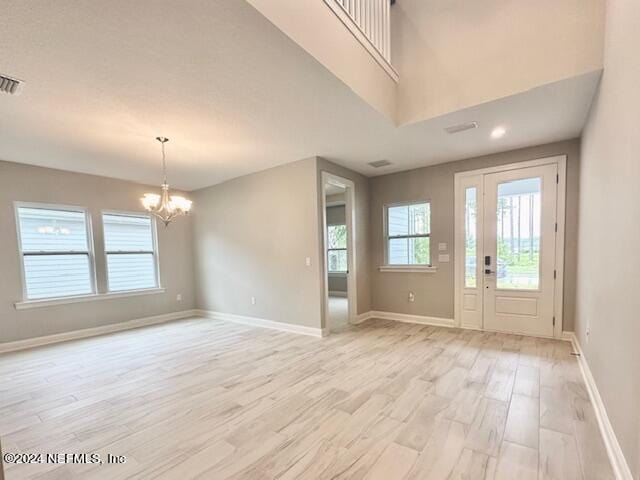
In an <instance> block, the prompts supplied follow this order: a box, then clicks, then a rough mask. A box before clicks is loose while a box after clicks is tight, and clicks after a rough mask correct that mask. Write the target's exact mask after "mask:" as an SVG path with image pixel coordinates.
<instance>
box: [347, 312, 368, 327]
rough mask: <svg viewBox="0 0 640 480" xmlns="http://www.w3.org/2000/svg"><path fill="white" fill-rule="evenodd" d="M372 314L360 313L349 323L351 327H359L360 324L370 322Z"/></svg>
mask: <svg viewBox="0 0 640 480" xmlns="http://www.w3.org/2000/svg"><path fill="white" fill-rule="evenodd" d="M372 313H373V312H371V311H369V312H365V313H360V314H358V315H357V316H356V318H355V319H354V320H353V321H352V322H351V324H352V325H359V324H360V323H364V322H366V321H367V320H371V319H372V318H373V316H372V315H371V314H372Z"/></svg>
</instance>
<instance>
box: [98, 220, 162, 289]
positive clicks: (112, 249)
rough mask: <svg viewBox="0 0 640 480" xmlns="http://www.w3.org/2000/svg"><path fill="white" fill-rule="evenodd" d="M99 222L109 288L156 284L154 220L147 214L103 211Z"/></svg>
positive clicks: (139, 287)
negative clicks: (101, 230) (102, 236)
mask: <svg viewBox="0 0 640 480" xmlns="http://www.w3.org/2000/svg"><path fill="white" fill-rule="evenodd" d="M102 223H103V226H104V247H105V254H106V257H107V279H108V285H109V291H110V292H122V291H126V290H142V289H147V288H155V287H157V286H158V278H157V271H158V269H157V252H156V242H155V235H154V228H155V222H154V221H153V220H152V219H151V217H149V216H147V215H128V214H119V213H104V214H103V215H102Z"/></svg>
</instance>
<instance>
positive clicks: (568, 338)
mask: <svg viewBox="0 0 640 480" xmlns="http://www.w3.org/2000/svg"><path fill="white" fill-rule="evenodd" d="M574 337H575V334H574V333H573V332H567V331H564V330H563V331H562V338H560V340H563V341H565V342H571V343H573V339H574Z"/></svg>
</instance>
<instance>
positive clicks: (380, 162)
mask: <svg viewBox="0 0 640 480" xmlns="http://www.w3.org/2000/svg"><path fill="white" fill-rule="evenodd" d="M367 165H371V166H372V167H373V168H380V167H387V166H389V165H391V162H390V161H389V160H376V161H375V162H369V163H368V164H367Z"/></svg>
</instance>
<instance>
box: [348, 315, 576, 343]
mask: <svg viewBox="0 0 640 480" xmlns="http://www.w3.org/2000/svg"><path fill="white" fill-rule="evenodd" d="M372 318H379V319H381V320H394V321H396V322H403V323H416V324H419V325H432V326H435V327H445V328H459V329H462V330H475V331H478V332H494V333H502V334H505V335H519V336H522V337H531V338H553V337H545V336H540V335H527V334H519V333H512V332H501V331H499V330H487V329H483V328H479V327H475V326H472V325H468V326H467V325H462V326H459V325H456V324H455V320H454V319H453V318H443V317H430V316H425V315H409V314H406V313H394V312H381V311H377V310H370V311H368V312H365V313H361V314H359V315H357V316H356V318H355V320H354V321H352V322H351V324H353V325H358V324H360V323H364V322H366V321H367V320H371V319H372ZM572 335H573V332H563V337H562V338H560V339H558V340H563V341H567V342H569V341H571V336H572Z"/></svg>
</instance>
